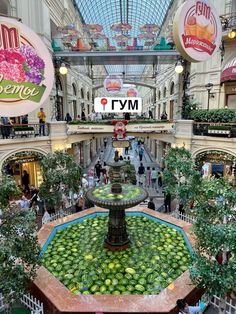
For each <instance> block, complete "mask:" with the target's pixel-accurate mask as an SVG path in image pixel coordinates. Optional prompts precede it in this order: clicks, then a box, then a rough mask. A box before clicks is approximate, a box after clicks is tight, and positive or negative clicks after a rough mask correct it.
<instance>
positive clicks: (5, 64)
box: [0, 17, 54, 117]
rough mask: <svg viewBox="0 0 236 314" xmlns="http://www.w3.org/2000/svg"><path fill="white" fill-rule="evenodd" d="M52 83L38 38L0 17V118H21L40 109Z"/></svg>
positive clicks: (50, 66) (45, 52) (51, 70)
mask: <svg viewBox="0 0 236 314" xmlns="http://www.w3.org/2000/svg"><path fill="white" fill-rule="evenodd" d="M53 81H54V67H53V63H52V59H51V56H50V53H49V51H48V49H47V47H46V46H45V44H44V43H43V42H42V40H41V39H40V38H39V37H38V35H36V34H35V33H34V32H33V31H32V30H31V29H30V28H29V27H27V26H25V25H23V24H22V23H20V22H17V21H16V20H15V19H11V18H5V17H0V115H1V116H5V117H17V116H22V115H25V114H28V113H29V112H31V111H33V110H35V109H37V108H38V107H40V106H42V104H43V103H44V102H45V100H46V99H47V97H48V96H49V94H50V92H51V89H52V86H53Z"/></svg>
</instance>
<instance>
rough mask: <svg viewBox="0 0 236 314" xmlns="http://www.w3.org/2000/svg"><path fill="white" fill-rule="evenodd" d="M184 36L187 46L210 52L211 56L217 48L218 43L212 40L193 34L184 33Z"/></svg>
mask: <svg viewBox="0 0 236 314" xmlns="http://www.w3.org/2000/svg"><path fill="white" fill-rule="evenodd" d="M182 38H183V42H184V47H185V48H193V49H199V50H200V51H204V52H206V53H208V54H209V55H210V56H211V55H212V54H213V53H214V51H215V49H216V45H214V44H212V43H211V42H210V41H208V40H205V39H199V38H198V37H196V36H193V35H187V36H185V35H182Z"/></svg>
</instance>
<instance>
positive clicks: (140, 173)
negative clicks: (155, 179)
mask: <svg viewBox="0 0 236 314" xmlns="http://www.w3.org/2000/svg"><path fill="white" fill-rule="evenodd" d="M144 173H145V167H144V166H143V163H142V162H141V164H140V166H139V167H138V176H139V185H140V186H143V183H144Z"/></svg>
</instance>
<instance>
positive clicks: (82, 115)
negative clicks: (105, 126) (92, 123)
mask: <svg viewBox="0 0 236 314" xmlns="http://www.w3.org/2000/svg"><path fill="white" fill-rule="evenodd" d="M81 120H82V121H86V117H85V112H84V110H82V112H81Z"/></svg>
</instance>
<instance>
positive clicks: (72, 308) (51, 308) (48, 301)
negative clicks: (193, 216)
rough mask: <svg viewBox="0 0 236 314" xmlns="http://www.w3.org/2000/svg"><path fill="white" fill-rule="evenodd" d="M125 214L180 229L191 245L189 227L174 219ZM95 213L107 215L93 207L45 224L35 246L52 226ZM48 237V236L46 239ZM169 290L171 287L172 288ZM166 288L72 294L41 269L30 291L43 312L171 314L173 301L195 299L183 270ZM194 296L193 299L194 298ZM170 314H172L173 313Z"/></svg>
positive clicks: (44, 238) (149, 211) (162, 215)
mask: <svg viewBox="0 0 236 314" xmlns="http://www.w3.org/2000/svg"><path fill="white" fill-rule="evenodd" d="M126 211H127V213H130V212H133V213H137V212H140V213H143V214H145V215H148V216H151V217H153V218H154V219H155V218H157V219H158V220H162V221H163V222H164V223H167V224H168V223H169V224H171V225H172V226H173V225H174V226H177V227H180V228H181V229H182V230H183V232H184V234H185V239H188V241H189V242H190V243H191V245H194V238H193V234H192V233H191V230H190V226H191V225H189V224H187V223H185V222H183V221H180V220H177V219H175V218H173V217H171V216H167V215H164V214H161V213H158V212H154V211H152V210H149V209H138V210H137V208H132V209H128V210H126ZM97 213H108V211H107V210H104V209H98V208H93V209H89V210H86V211H83V212H81V213H78V214H74V215H71V216H68V217H65V218H61V219H58V220H57V221H54V222H52V223H49V224H46V225H45V226H43V228H42V229H41V230H40V231H39V234H38V237H39V243H40V245H41V247H43V246H44V245H45V244H46V242H47V240H48V239H49V240H50V237H52V236H53V235H52V234H53V230H54V228H55V227H56V226H59V225H60V226H61V225H64V226H66V225H68V223H70V222H73V221H75V220H78V219H79V218H84V217H85V216H88V215H89V216H90V217H91V215H96V214H97ZM50 235H51V236H50ZM172 288H173V287H172ZM172 288H168V287H167V288H166V289H164V290H163V291H162V292H161V293H160V294H158V295H151V296H148V295H145V296H144V295H119V296H114V295H79V296H77V295H74V294H72V293H71V292H70V291H69V290H68V289H67V288H66V287H65V286H64V285H63V284H62V283H60V282H59V280H57V279H56V278H55V277H54V276H53V275H52V274H51V273H50V272H49V271H47V270H46V269H45V268H44V267H40V269H39V270H38V277H37V278H36V280H35V281H34V283H33V285H32V292H33V293H34V295H35V296H37V297H38V298H39V299H40V300H42V301H43V302H44V305H45V310H46V311H45V313H50V314H54V313H58V314H59V313H67V314H69V313H93V314H94V313H95V312H96V311H101V312H104V313H172V312H173V311H174V309H175V302H176V300H177V299H178V298H183V297H187V296H188V297H190V298H193V299H194V298H195V297H196V293H197V290H196V288H195V287H194V286H193V285H192V283H191V280H190V278H189V273H188V271H186V272H185V273H183V274H182V275H181V276H180V277H179V278H177V279H176V280H175V281H174V288H173V289H172ZM194 296H195V297H194ZM173 313H174V312H173Z"/></svg>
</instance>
